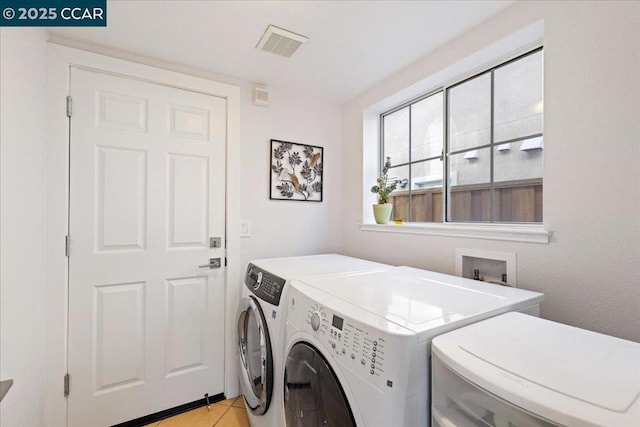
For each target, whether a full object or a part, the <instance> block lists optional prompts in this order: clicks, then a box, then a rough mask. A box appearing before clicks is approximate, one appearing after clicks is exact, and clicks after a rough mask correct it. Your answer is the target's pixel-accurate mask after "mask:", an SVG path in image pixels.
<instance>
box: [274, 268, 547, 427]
mask: <svg viewBox="0 0 640 427" xmlns="http://www.w3.org/2000/svg"><path fill="white" fill-rule="evenodd" d="M422 272H423V273H424V274H422V275H421V274H419V273H420V270H416V269H410V270H407V269H404V268H395V269H390V270H387V271H383V272H369V273H361V274H351V275H343V276H340V277H324V278H317V277H316V278H306V279H303V280H295V281H293V282H292V284H291V287H290V288H289V295H288V298H287V300H288V307H287V324H286V333H287V343H286V354H287V358H286V366H285V381H284V385H285V397H284V409H285V421H286V425H287V427H290V426H324V425H329V426H341V427H346V426H354V425H355V426H360V427H363V426H368V427H377V426H380V427H388V426H426V425H429V421H428V420H429V419H430V416H429V408H430V402H429V400H430V397H429V384H430V378H429V371H430V369H429V366H430V363H429V356H430V350H431V349H430V347H431V339H433V338H434V337H435V336H437V335H439V334H442V333H444V332H447V331H450V330H453V329H456V328H459V327H462V326H464V325H467V324H470V323H473V322H477V321H480V320H482V319H486V318H488V317H491V316H495V315H498V314H501V313H504V312H507V311H510V310H523V311H532V312H537V310H538V305H539V304H540V302H541V301H542V300H543V297H544V296H543V294H540V293H536V292H529V291H525V290H521V289H514V288H508V287H502V286H498V285H491V284H487V283H484V282H477V281H473V280H469V279H463V278H460V277H454V276H447V275H438V278H436V279H429V278H428V276H429V273H428V272H424V271H422Z"/></svg>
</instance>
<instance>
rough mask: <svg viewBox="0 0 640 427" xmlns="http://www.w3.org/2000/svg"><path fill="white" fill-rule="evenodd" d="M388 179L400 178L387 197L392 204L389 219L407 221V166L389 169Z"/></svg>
mask: <svg viewBox="0 0 640 427" xmlns="http://www.w3.org/2000/svg"><path fill="white" fill-rule="evenodd" d="M388 179H389V180H391V179H398V180H400V185H398V187H397V189H396V191H394V192H393V193H391V197H389V203H391V204H393V212H391V219H392V220H394V219H402V220H403V221H409V166H400V167H397V168H391V169H389V174H388Z"/></svg>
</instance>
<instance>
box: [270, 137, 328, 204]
mask: <svg viewBox="0 0 640 427" xmlns="http://www.w3.org/2000/svg"><path fill="white" fill-rule="evenodd" d="M322 167H323V163H322V147H316V146H314V145H305V144H296V143H295V142H287V141H279V140H277V139H272V140H271V168H270V175H269V176H270V178H269V184H270V187H271V190H270V191H271V192H270V195H269V198H270V199H271V200H298V201H302V202H321V201H322Z"/></svg>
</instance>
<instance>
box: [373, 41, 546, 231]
mask: <svg viewBox="0 0 640 427" xmlns="http://www.w3.org/2000/svg"><path fill="white" fill-rule="evenodd" d="M445 100H446V103H445V102H444V101H445ZM381 120H382V125H383V134H382V147H383V150H382V151H383V155H384V157H385V160H386V158H387V157H389V158H390V160H389V164H390V169H389V174H388V176H389V179H390V180H395V179H397V180H400V181H401V185H400V186H398V188H397V190H396V191H394V193H392V195H391V197H390V203H392V204H393V209H394V210H393V214H392V215H393V218H394V219H402V220H404V221H417V222H431V221H438V222H442V221H452V222H505V223H513V222H537V223H540V222H542V189H543V186H542V181H543V150H544V144H543V142H544V139H543V50H542V49H541V48H540V49H537V50H535V51H532V52H530V53H527V54H524V55H522V56H520V57H518V58H515V59H513V60H510V61H508V62H505V63H503V64H501V65H498V66H495V67H493V68H491V69H488V70H486V71H483V72H481V73H479V74H478V75H476V76H473V77H471V78H468V79H466V80H461V82H460V83H454V84H452V85H451V86H449V87H445V88H443V89H442V90H440V91H437V92H435V93H432V94H430V95H429V96H425V97H424V98H422V99H418V100H417V101H412V102H410V103H408V105H406V106H403V107H402V108H400V109H398V110H397V111H393V112H392V113H383V114H382V115H381ZM445 123H446V132H445V131H444V126H445ZM445 165H446V169H445ZM445 173H446V174H447V175H448V176H447V180H446V182H443V179H444V177H445ZM445 212H446V215H445Z"/></svg>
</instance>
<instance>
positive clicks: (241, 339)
mask: <svg viewBox="0 0 640 427" xmlns="http://www.w3.org/2000/svg"><path fill="white" fill-rule="evenodd" d="M238 355H239V359H240V374H239V376H240V386H241V387H242V394H243V395H244V398H245V401H246V403H247V404H246V406H247V407H248V408H249V410H250V411H251V412H253V413H254V414H255V415H262V414H264V413H265V412H267V410H268V409H269V404H270V403H271V395H272V392H273V356H272V353H271V340H270V339H269V330H268V328H267V322H266V320H265V317H264V313H263V312H262V309H261V308H260V303H259V302H258V300H257V299H256V298H254V297H252V296H249V297H247V298H243V299H242V301H240V306H239V308H238Z"/></svg>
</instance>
